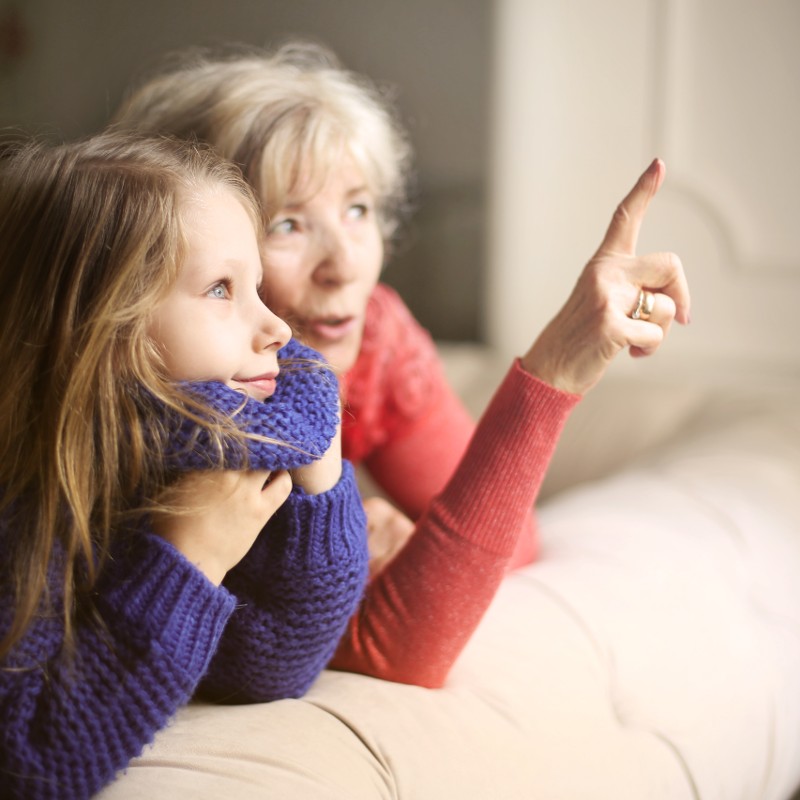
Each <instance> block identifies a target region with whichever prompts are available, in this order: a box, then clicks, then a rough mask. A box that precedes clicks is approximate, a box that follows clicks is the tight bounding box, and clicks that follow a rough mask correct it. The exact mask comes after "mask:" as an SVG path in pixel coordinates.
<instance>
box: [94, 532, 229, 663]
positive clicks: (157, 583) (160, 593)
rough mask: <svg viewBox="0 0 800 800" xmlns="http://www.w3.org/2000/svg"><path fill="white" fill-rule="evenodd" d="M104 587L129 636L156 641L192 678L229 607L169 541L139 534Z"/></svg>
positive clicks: (209, 651)
mask: <svg viewBox="0 0 800 800" xmlns="http://www.w3.org/2000/svg"><path fill="white" fill-rule="evenodd" d="M134 549H135V551H136V552H135V554H132V555H131V557H129V558H127V559H126V560H125V562H124V563H125V571H124V574H120V573H121V572H122V571H121V570H116V569H112V570H111V571H112V572H114V573H116V575H115V576H114V577H112V580H113V585H112V586H110V587H109V590H108V591H106V592H105V599H106V602H107V603H108V604H109V605H111V606H112V607H113V608H114V609H116V611H117V613H118V614H119V617H120V618H121V619H124V620H125V621H126V623H127V625H128V626H130V631H131V638H132V639H134V640H140V641H141V640H142V639H147V640H151V641H152V640H155V641H158V642H159V644H160V646H161V649H162V650H163V652H164V653H165V654H166V655H167V657H169V658H171V659H173V660H174V661H175V663H176V665H177V666H179V667H180V668H182V669H184V670H185V671H186V673H187V677H190V678H191V677H194V678H195V679H197V678H198V677H199V676H200V675H202V673H203V672H204V671H205V669H206V667H207V665H208V661H209V659H210V658H211V655H212V654H213V652H214V650H215V649H216V647H217V645H218V643H219V640H220V637H221V636H222V631H223V629H224V628H225V624H226V623H227V621H228V619H229V617H230V615H231V614H232V613H233V609H234V607H235V598H234V597H233V595H231V594H230V593H229V592H228V591H227V590H226V589H224V588H222V587H216V586H214V585H213V584H212V583H211V582H210V581H209V580H208V579H207V578H206V577H205V575H203V574H202V573H201V572H200V571H199V570H198V569H197V568H196V567H194V566H193V565H192V564H190V563H189V561H188V560H187V559H186V558H184V557H183V556H182V555H181V554H180V553H179V552H178V551H177V550H176V549H175V548H174V547H173V546H172V545H170V544H169V543H168V542H167V541H165V540H164V539H162V538H161V537H158V536H155V535H153V534H142V535H141V538H140V539H139V541H137V542H136V544H135V545H134Z"/></svg>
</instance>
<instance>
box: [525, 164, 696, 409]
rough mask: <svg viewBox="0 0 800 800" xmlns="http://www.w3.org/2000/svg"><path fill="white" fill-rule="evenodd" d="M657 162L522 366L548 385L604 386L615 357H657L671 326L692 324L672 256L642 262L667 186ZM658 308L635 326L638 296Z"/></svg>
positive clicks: (678, 268)
mask: <svg viewBox="0 0 800 800" xmlns="http://www.w3.org/2000/svg"><path fill="white" fill-rule="evenodd" d="M664 174H665V167H664V164H663V162H662V161H660V160H659V159H656V160H655V161H653V163H652V164H651V165H650V166H649V167H648V169H647V170H646V171H645V172H644V173H643V174H642V176H641V177H640V178H639V180H638V181H637V182H636V185H635V186H634V187H633V189H632V190H631V191H630V193H629V194H628V195H627V197H625V199H624V200H623V201H622V202H621V203H620V204H619V206H618V207H617V210H616V213H615V214H614V217H613V219H612V220H611V224H610V225H609V228H608V231H607V233H606V235H605V238H604V239H603V243H602V244H601V245H600V248H599V249H598V251H597V252H596V253H595V255H594V257H593V258H592V260H591V261H590V262H589V263H588V264H587V265H586V267H585V268H584V270H583V272H582V273H581V275H580V277H579V278H578V282H577V284H576V285H575V288H574V289H573V291H572V294H571V295H570V297H569V299H568V300H567V302H566V303H565V304H564V307H563V308H562V309H561V311H559V312H558V314H556V316H555V317H554V318H553V320H552V321H551V322H550V323H549V324H548V326H547V327H546V328H545V329H544V331H542V333H541V335H540V336H539V338H538V339H537V340H536V341H535V342H534V344H533V346H532V347H531V349H530V350H529V351H528V352H527V353H526V354H525V355H524V356H523V358H522V366H523V368H524V369H526V370H527V371H528V372H530V373H531V374H532V375H535V376H537V377H538V378H541V379H542V380H544V381H545V382H547V383H549V384H551V385H552V386H555V387H556V388H558V389H562V390H564V391H567V392H572V393H574V394H583V393H585V392H586V391H588V390H589V389H591V388H592V386H594V385H595V384H596V383H597V382H598V381H599V380H600V378H602V376H603V373H604V372H605V370H606V368H607V367H608V365H609V364H610V363H611V361H612V359H613V358H614V357H615V356H616V355H617V353H618V352H619V351H620V350H622V349H623V348H625V347H629V348H630V353H631V355H632V356H648V355H651V354H652V353H654V352H655V351H656V350H657V349H658V347H659V346H660V345H661V342H662V341H663V340H664V337H665V336H666V335H667V333H668V331H669V328H670V325H671V324H672V321H673V319H676V320H677V321H678V322H680V323H681V324H686V323H688V322H689V288H688V286H687V283H686V277H685V276H684V273H683V267H682V265H681V262H680V259H679V258H678V256H676V255H675V254H674V253H652V254H650V255H644V256H637V255H636V241H637V239H638V236H639V229H640V227H641V224H642V221H643V220H644V216H645V212H646V211H647V207H648V206H649V204H650V201H651V200H652V198H653V197H654V196H655V194H656V192H657V191H658V189H659V187H660V186H661V184H662V182H663V180H664ZM642 290H645V291H649V292H652V293H653V294H654V297H655V303H654V306H653V310H652V313H651V314H650V316H649V318H648V319H647V320H644V319H632V318H631V313H632V312H633V310H634V309H635V308H636V306H637V300H638V298H639V293H640V291H642Z"/></svg>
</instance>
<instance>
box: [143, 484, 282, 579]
mask: <svg viewBox="0 0 800 800" xmlns="http://www.w3.org/2000/svg"><path fill="white" fill-rule="evenodd" d="M291 491H292V481H291V478H290V477H289V473H288V472H285V471H281V472H272V473H270V472H268V471H266V470H250V471H240V472H234V471H231V470H224V471H218V470H210V471H207V472H190V473H187V474H186V475H185V476H183V477H181V478H180V480H179V481H178V482H177V483H176V484H175V485H174V486H171V487H170V488H169V489H168V490H167V492H166V493H165V494H164V496H163V497H162V503H163V504H164V505H165V507H167V508H170V509H176V510H175V511H170V512H165V513H162V514H155V515H154V516H153V530H154V531H155V532H156V533H157V534H158V535H159V536H162V537H163V538H164V539H166V540H167V541H168V542H170V543H171V544H172V545H173V546H174V547H175V548H176V549H177V550H179V551H180V552H181V553H183V555H184V556H186V558H187V559H188V560H189V561H191V562H192V563H193V564H194V565H195V566H196V567H197V568H198V569H199V570H200V571H201V572H203V573H204V574H205V575H206V576H207V577H208V579H209V580H210V581H211V582H212V583H214V584H216V585H219V584H220V583H222V579H223V578H224V577H225V574H226V573H227V572H228V570H230V569H232V568H233V567H235V566H236V564H238V563H239V561H241V560H242V558H244V556H245V555H246V554H247V551H248V550H249V549H250V548H251V547H252V545H253V542H255V540H256V538H257V537H258V534H259V533H260V532H261V529H262V528H263V527H264V525H266V524H267V521H268V520H269V519H270V517H272V515H273V514H274V513H275V512H276V511H277V510H278V509H279V508H280V507H281V506H282V505H283V503H284V502H285V501H286V498H287V497H289V493H290V492H291Z"/></svg>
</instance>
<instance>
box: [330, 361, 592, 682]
mask: <svg viewBox="0 0 800 800" xmlns="http://www.w3.org/2000/svg"><path fill="white" fill-rule="evenodd" d="M578 399H579V398H578V397H576V396H574V395H568V394H565V393H563V392H559V391H557V390H556V389H553V388H552V387H550V386H548V385H547V384H545V383H543V382H541V381H539V380H537V379H535V378H534V377H532V376H531V375H529V374H528V373H526V372H525V371H524V370H523V369H522V367H521V366H520V365H519V362H518V361H517V362H515V364H514V366H513V367H512V368H511V370H510V371H509V373H508V375H507V376H506V378H505V380H504V381H503V383H502V384H501V385H500V387H499V388H498V390H497V392H496V394H495V396H494V398H493V399H492V402H491V403H490V404H489V407H488V408H487V409H486V411H485V412H484V414H483V416H482V417H481V420H480V422H479V424H478V426H477V428H476V430H475V435H474V437H473V438H472V441H471V442H470V444H469V446H468V448H467V451H466V453H465V455H464V457H463V459H461V461H460V463H459V465H458V467H457V469H456V471H455V474H454V475H453V477H452V478H451V480H450V481H449V482H448V483H447V485H446V486H445V487H444V489H443V491H442V492H441V493H440V494H439V495H438V496H437V497H436V498H434V500H433V501H432V502H431V503H430V504H429V505H428V507H427V509H426V510H425V512H424V514H423V515H422V517H421V518H420V519H419V521H418V524H417V528H416V531H415V532H414V534H413V536H412V538H411V539H410V541H409V543H408V544H407V545H406V546H405V548H404V549H403V550H402V551H401V552H400V553H399V554H398V555H397V556H396V557H395V559H394V560H393V561H391V562H390V563H389V565H388V566H387V567H386V569H384V570H383V571H382V572H381V573H379V574H378V575H377V576H376V577H375V578H374V580H373V581H372V582H371V583H370V584H369V586H368V587H367V591H366V594H365V597H364V599H363V602H362V604H361V606H360V609H359V611H358V612H357V614H356V615H355V617H354V618H353V619H352V620H351V622H350V625H349V627H348V630H347V632H346V634H345V636H344V638H343V640H342V641H341V643H340V645H339V648H338V650H337V653H336V655H335V656H334V659H333V661H332V663H331V666H332V667H334V668H337V669H345V670H349V671H353V672H362V673H366V674H369V675H372V676H375V677H379V678H384V679H387V680H393V681H399V682H403V683H413V684H417V685H421V686H428V687H438V686H441V685H442V683H443V682H444V680H445V678H446V677H447V674H448V672H449V670H450V668H451V667H452V664H453V662H454V661H455V659H456V658H457V657H458V655H459V653H460V652H461V650H462V648H463V647H464V645H465V644H466V642H467V641H468V639H469V637H470V636H471V635H472V632H473V631H474V629H475V627H476V626H477V624H478V623H479V621H480V619H481V617H482V616H483V614H484V612H485V610H486V608H487V607H488V605H489V603H490V601H491V599H492V598H493V597H494V594H495V592H496V590H497V586H498V584H499V583H500V581H501V580H502V577H503V575H504V573H505V570H506V568H507V565H508V562H509V559H510V558H511V556H512V553H513V551H514V547H515V543H516V541H517V536H518V532H519V530H520V528H521V527H522V526H523V524H524V520H525V518H526V516H529V514H530V509H531V506H532V505H533V502H534V500H535V497H536V495H537V493H538V491H539V488H540V486H541V483H542V479H543V477H544V474H545V471H546V469H547V466H548V464H549V462H550V458H551V456H552V453H553V451H554V449H555V445H556V442H557V441H558V437H559V435H560V433H561V430H562V428H563V425H564V423H565V422H566V419H567V417H568V416H569V413H570V411H571V410H572V408H573V407H574V405H575V404H576V403H577V401H578Z"/></svg>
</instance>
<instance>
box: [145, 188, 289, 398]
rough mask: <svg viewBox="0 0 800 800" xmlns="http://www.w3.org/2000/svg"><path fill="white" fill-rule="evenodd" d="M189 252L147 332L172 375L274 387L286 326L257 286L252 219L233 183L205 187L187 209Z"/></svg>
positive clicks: (247, 387) (268, 390)
mask: <svg viewBox="0 0 800 800" xmlns="http://www.w3.org/2000/svg"><path fill="white" fill-rule="evenodd" d="M183 227H184V232H185V235H186V240H187V252H186V259H185V261H184V263H183V264H182V265H181V267H180V270H179V272H178V278H177V280H176V282H175V283H174V285H173V286H172V287H171V288H170V290H169V293H168V294H167V295H166V297H165V298H164V299H163V300H162V301H161V302H160V303H159V305H158V306H157V307H156V308H155V309H154V311H153V314H152V317H151V320H150V325H149V334H150V336H151V337H152V338H153V340H154V341H155V342H156V344H157V345H158V346H159V349H160V350H161V353H162V357H163V359H164V363H165V365H166V367H167V370H168V372H169V374H170V377H171V378H173V379H174V380H185V381H194V380H218V381H221V382H222V383H225V384H227V385H228V386H231V387H233V388H237V389H244V391H245V392H247V394H249V395H250V396H251V397H255V398H256V399H258V400H264V399H265V398H267V397H270V396H271V395H272V394H273V392H274V391H275V379H276V378H277V376H278V350H279V349H280V348H281V347H283V345H285V344H286V342H287V341H289V336H290V330H289V326H288V325H287V324H286V323H285V322H284V321H283V320H282V319H279V318H278V317H276V316H275V314H273V313H272V311H270V309H269V308H267V306H266V305H265V304H264V301H263V300H262V299H261V296H260V294H259V288H260V285H261V282H262V270H261V257H260V253H259V249H258V240H257V238H256V232H255V229H254V227H253V222H252V220H251V218H250V216H249V215H248V213H247V212H246V211H245V209H244V206H243V205H242V203H241V202H240V201H239V199H238V198H237V197H236V196H235V195H234V194H233V193H232V192H231V191H229V190H228V189H222V188H220V189H216V190H212V189H208V190H206V191H203V192H200V193H199V194H198V195H197V196H195V197H193V198H191V199H190V200H188V201H187V204H186V207H185V209H184V212H183Z"/></svg>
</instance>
